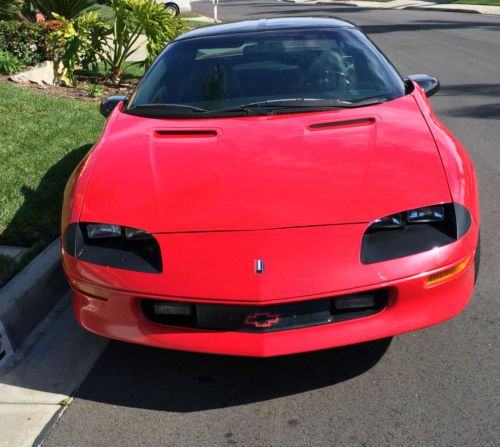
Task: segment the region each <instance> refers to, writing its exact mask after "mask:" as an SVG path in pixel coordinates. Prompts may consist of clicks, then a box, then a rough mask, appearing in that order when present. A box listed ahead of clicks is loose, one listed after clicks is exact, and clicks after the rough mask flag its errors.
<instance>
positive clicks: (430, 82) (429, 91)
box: [407, 74, 441, 97]
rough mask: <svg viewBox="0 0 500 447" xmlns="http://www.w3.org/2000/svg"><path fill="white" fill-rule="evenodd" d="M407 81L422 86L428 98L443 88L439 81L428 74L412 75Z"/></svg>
mask: <svg viewBox="0 0 500 447" xmlns="http://www.w3.org/2000/svg"><path fill="white" fill-rule="evenodd" d="M407 79H408V80H410V81H414V82H416V83H417V84H418V85H420V87H422V90H423V91H424V92H425V95H426V96H427V97H429V96H432V95H433V94H434V93H436V92H437V91H438V90H439V89H440V87H441V84H440V83H439V79H438V78H436V77H434V76H431V75H428V74H412V75H409V76H408V78H407Z"/></svg>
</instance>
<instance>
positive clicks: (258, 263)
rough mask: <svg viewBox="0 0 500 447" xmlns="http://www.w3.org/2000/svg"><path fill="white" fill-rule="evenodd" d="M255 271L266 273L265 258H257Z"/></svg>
mask: <svg viewBox="0 0 500 447" xmlns="http://www.w3.org/2000/svg"><path fill="white" fill-rule="evenodd" d="M255 273H257V274H258V275H260V274H261V273H264V260H263V259H256V260H255Z"/></svg>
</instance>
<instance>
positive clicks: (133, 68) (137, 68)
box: [75, 61, 144, 79]
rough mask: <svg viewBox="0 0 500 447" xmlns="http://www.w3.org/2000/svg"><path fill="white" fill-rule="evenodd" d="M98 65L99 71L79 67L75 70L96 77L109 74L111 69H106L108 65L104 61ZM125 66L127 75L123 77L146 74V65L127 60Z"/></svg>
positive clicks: (129, 77) (134, 77)
mask: <svg viewBox="0 0 500 447" xmlns="http://www.w3.org/2000/svg"><path fill="white" fill-rule="evenodd" d="M98 65H99V71H98V72H92V71H89V70H82V69H78V70H75V74H76V75H86V76H94V77H96V78H104V77H106V76H107V75H108V74H109V70H106V66H105V65H104V62H99V63H98ZM123 68H124V70H125V76H124V77H123V79H141V78H142V75H143V74H144V66H142V65H140V64H138V63H136V62H131V61H125V64H124V66H123Z"/></svg>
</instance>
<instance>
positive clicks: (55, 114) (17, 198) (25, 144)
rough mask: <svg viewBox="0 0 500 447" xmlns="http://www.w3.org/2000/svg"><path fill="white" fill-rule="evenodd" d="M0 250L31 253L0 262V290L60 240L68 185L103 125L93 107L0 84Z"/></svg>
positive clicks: (93, 105) (101, 119)
mask: <svg viewBox="0 0 500 447" xmlns="http://www.w3.org/2000/svg"><path fill="white" fill-rule="evenodd" d="M0 97H1V98H2V101H0V116H2V126H0V142H1V143H0V160H1V161H2V162H1V163H0V245H16V246H24V247H29V248H30V250H29V252H28V253H27V254H26V255H25V256H24V257H23V259H22V260H21V262H20V263H19V264H17V263H14V261H11V262H9V260H7V259H5V258H4V257H2V258H1V259H0V284H2V282H5V281H6V279H8V277H10V276H12V275H13V274H14V273H16V271H17V270H19V268H21V267H22V266H23V265H24V264H26V263H27V262H28V261H29V260H30V259H31V258H33V257H34V256H35V255H36V254H38V253H39V252H40V251H41V250H42V249H43V248H45V247H46V246H47V245H48V244H49V243H51V242H52V241H53V240H54V239H55V238H56V237H57V236H58V234H59V222H60V213H61V204H62V195H63V191H64V186H65V184H66V181H67V179H68V177H69V175H70V174H71V172H72V171H73V169H74V168H75V167H76V165H77V164H78V163H79V161H80V160H81V159H82V158H83V156H84V155H85V154H86V152H87V151H88V150H89V149H90V148H91V147H92V144H93V143H94V142H95V141H96V139H97V138H98V136H99V133H100V131H101V129H102V126H103V123H104V119H103V118H102V117H101V116H100V115H99V113H98V108H97V105H95V104H89V103H83V102H78V101H74V100H70V99H62V98H56V97H51V96H47V95H43V94H40V93H36V92H32V91H29V90H25V89H22V88H20V87H17V86H13V85H9V84H7V83H4V82H0Z"/></svg>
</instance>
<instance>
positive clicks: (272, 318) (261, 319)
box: [245, 312, 280, 328]
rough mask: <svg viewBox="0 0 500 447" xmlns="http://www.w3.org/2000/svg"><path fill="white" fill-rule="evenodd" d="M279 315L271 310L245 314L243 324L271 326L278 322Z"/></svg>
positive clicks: (259, 326) (261, 326)
mask: <svg viewBox="0 0 500 447" xmlns="http://www.w3.org/2000/svg"><path fill="white" fill-rule="evenodd" d="M279 321H280V315H279V314H275V313H271V312H255V313H253V314H250V315H247V317H246V318H245V324H246V325H247V326H254V327H258V328H263V327H271V326H274V325H275V324H278V322H279Z"/></svg>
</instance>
